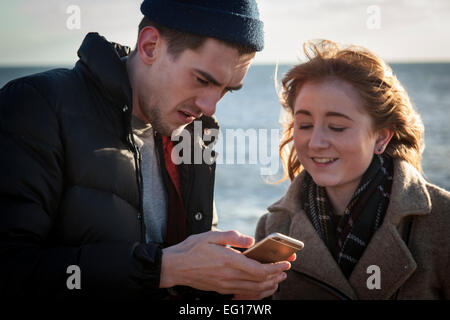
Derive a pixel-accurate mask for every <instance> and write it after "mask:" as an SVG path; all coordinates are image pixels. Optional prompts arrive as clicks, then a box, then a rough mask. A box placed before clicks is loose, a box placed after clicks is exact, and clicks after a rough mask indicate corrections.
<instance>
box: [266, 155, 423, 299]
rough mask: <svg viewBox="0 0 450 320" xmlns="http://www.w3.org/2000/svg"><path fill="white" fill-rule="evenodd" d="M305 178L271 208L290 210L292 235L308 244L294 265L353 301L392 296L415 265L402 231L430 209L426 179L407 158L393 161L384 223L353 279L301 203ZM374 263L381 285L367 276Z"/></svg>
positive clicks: (273, 209)
mask: <svg viewBox="0 0 450 320" xmlns="http://www.w3.org/2000/svg"><path fill="white" fill-rule="evenodd" d="M303 178H304V173H301V174H300V175H299V176H298V177H297V178H295V179H294V181H293V182H292V184H291V186H290V188H289V190H288V191H287V193H286V195H285V196H284V197H283V198H282V199H280V200H279V201H278V202H276V203H274V204H273V205H272V206H270V207H269V211H279V210H282V211H284V212H287V213H288V214H289V216H290V218H291V223H290V229H289V235H290V236H291V237H293V238H296V239H299V240H301V241H303V242H304V243H305V248H304V249H303V250H302V251H301V252H299V254H298V257H297V260H296V261H294V262H293V263H292V269H293V270H296V271H299V272H301V273H304V274H307V275H308V276H311V277H314V278H316V279H318V280H321V281H323V282H325V283H327V284H328V285H331V286H333V287H334V288H336V289H338V290H339V291H341V292H342V293H344V294H345V295H347V296H348V297H350V298H352V299H357V298H358V299H389V298H390V297H391V296H392V295H393V294H394V293H395V292H396V290H397V289H398V288H399V287H400V286H401V285H402V284H403V283H404V282H405V281H406V279H408V278H409V277H410V276H411V275H412V274H413V272H414V270H415V269H416V267H417V264H416V262H415V261H414V259H413V257H412V255H411V252H410V251H409V249H408V248H407V246H406V245H405V243H404V242H403V240H402V238H401V235H400V233H399V231H398V229H399V227H400V222H401V221H402V220H403V219H404V218H405V217H407V216H410V215H426V214H429V213H430V212H431V200H430V195H429V193H428V191H427V188H426V181H425V180H424V178H423V177H422V176H421V174H420V173H419V172H418V171H417V170H416V169H415V168H413V167H412V166H411V165H410V164H408V163H407V162H405V161H401V160H395V161H394V178H393V184H392V190H391V198H390V203H389V206H388V209H387V212H386V216H385V218H384V221H383V224H382V225H381V227H380V228H379V229H378V230H377V232H376V233H375V234H374V236H373V237H372V239H371V241H370V243H369V244H368V246H367V248H366V250H365V251H364V254H363V255H362V257H361V259H360V260H359V261H358V263H357V265H356V266H355V269H354V270H353V272H352V274H351V275H350V278H349V279H346V278H345V276H344V274H343V273H342V272H341V270H340V268H339V266H338V265H337V263H336V261H335V260H334V258H333V257H332V255H331V253H330V252H329V250H328V248H327V247H326V246H325V244H324V242H323V241H322V239H321V238H320V237H319V235H318V234H317V232H316V230H315V229H314V227H313V226H312V224H311V222H310V221H309V218H308V217H307V215H306V213H305V211H304V210H303V208H302V206H301V203H300V197H299V193H300V187H301V183H302V180H303ZM411 199H414V201H411ZM269 228H270V226H269ZM371 265H376V266H378V267H379V270H380V280H381V281H380V284H381V288H380V289H372V290H370V289H368V286H367V280H368V278H369V277H371V275H372V272H369V273H368V267H369V266H371Z"/></svg>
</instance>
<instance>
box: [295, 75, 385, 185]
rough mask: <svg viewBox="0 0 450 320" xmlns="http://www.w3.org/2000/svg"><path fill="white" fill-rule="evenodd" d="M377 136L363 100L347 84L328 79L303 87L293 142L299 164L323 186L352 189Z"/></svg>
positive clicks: (371, 153)
mask: <svg viewBox="0 0 450 320" xmlns="http://www.w3.org/2000/svg"><path fill="white" fill-rule="evenodd" d="M379 138H380V137H379V134H377V133H376V132H374V130H373V125H372V119H371V117H370V116H369V114H368V113H367V112H366V111H365V110H364V106H363V100H362V98H361V97H360V96H359V94H358V92H357V91H356V89H354V87H353V86H352V85H350V84H349V83H347V82H345V81H343V80H339V79H335V78H328V79H325V80H323V81H321V82H307V83H305V84H304V85H303V86H302V88H301V89H300V92H299V93H298V95H297V97H296V100H295V103H294V145H295V149H296V151H297V155H298V158H299V160H300V163H301V164H302V165H303V167H304V168H305V169H306V171H307V172H308V173H309V174H310V175H311V176H312V178H313V179H314V182H315V183H316V184H318V185H319V186H324V187H328V188H335V187H343V186H347V187H349V188H351V189H353V190H354V189H355V188H356V187H357V185H358V183H359V181H360V180H361V176H362V175H363V173H364V172H365V171H366V169H367V168H368V167H369V165H370V162H371V161H372V157H373V155H374V151H375V150H376V147H379V145H380V143H379V141H381V140H380V139H379ZM377 143H378V145H377Z"/></svg>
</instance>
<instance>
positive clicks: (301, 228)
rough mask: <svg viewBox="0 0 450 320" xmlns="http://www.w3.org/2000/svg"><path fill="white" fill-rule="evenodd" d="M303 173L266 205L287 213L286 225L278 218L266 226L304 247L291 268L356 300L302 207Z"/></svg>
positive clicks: (271, 208)
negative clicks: (277, 197) (288, 219)
mask: <svg viewBox="0 0 450 320" xmlns="http://www.w3.org/2000/svg"><path fill="white" fill-rule="evenodd" d="M303 176H304V173H301V174H300V175H299V176H298V177H297V178H296V179H295V180H294V181H293V182H292V184H291V186H290V187H289V190H288V191H287V193H286V195H285V196H284V197H283V198H282V199H281V200H280V201H278V202H276V203H275V204H273V205H272V206H270V207H269V208H268V209H269V211H278V210H282V211H285V212H288V213H289V215H290V217H291V221H290V226H288V225H285V224H283V223H282V224H280V222H281V221H272V223H271V224H270V225H268V226H267V228H268V229H269V230H278V231H279V232H286V233H288V235H289V236H290V237H292V238H295V239H298V240H300V241H302V242H303V243H304V244H305V247H304V248H303V249H302V250H301V251H300V252H298V253H297V259H296V260H295V261H294V262H293V263H292V270H295V271H297V272H300V273H304V274H306V275H308V276H310V277H313V278H315V279H317V280H320V281H322V282H325V283H326V284H328V285H330V286H332V287H334V288H336V289H338V290H339V291H341V292H342V293H344V294H345V295H346V296H348V297H349V298H351V299H356V298H357V296H356V294H355V292H354V290H353V288H352V287H351V286H350V284H349V282H348V280H347V279H346V278H345V276H344V274H343V273H342V271H341V269H340V268H339V266H338V264H337V263H336V261H335V260H334V258H333V256H332V255H331V253H330V251H329V250H328V248H327V247H326V246H325V243H324V242H323V241H322V239H321V238H320V237H319V235H318V233H317V232H316V230H315V229H314V227H313V225H312V224H311V222H310V221H309V218H308V216H307V215H306V212H305V211H304V210H303V208H302V205H301V203H300V201H299V199H300V197H299V194H300V188H301V182H302V180H303Z"/></svg>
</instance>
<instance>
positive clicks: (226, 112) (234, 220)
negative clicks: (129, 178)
mask: <svg viewBox="0 0 450 320" xmlns="http://www.w3.org/2000/svg"><path fill="white" fill-rule="evenodd" d="M291 67H292V66H291V65H279V66H275V65H253V66H251V68H250V70H249V71H248V73H247V76H246V78H245V81H244V87H243V89H241V90H239V91H236V92H232V93H230V94H227V95H226V96H225V97H224V98H223V99H222V100H221V101H220V102H219V104H218V106H217V111H216V117H217V119H218V121H219V123H220V134H219V140H218V141H219V142H218V143H217V145H216V147H217V149H218V150H217V152H218V154H219V157H218V161H217V168H216V180H215V181H216V183H215V205H216V209H217V212H218V215H219V224H218V228H219V229H221V230H232V229H233V230H237V231H239V232H241V233H244V234H247V235H250V236H253V235H254V231H255V228H256V224H257V221H258V219H259V217H260V216H261V215H263V214H264V213H265V212H267V207H268V206H270V205H271V204H272V203H274V202H275V201H277V200H278V199H280V198H281V197H282V196H283V194H284V193H285V192H286V190H287V188H288V186H289V181H288V180H286V181H284V182H281V183H277V180H280V179H281V178H282V176H283V168H282V165H281V162H280V160H279V156H278V138H279V135H280V134H281V126H280V122H279V120H280V116H281V115H282V112H281V107H280V103H279V99H278V92H279V80H280V79H281V78H282V76H283V75H284V74H285V73H286V71H287V70H289V68H291ZM391 67H392V69H393V71H394V73H395V74H396V76H397V78H398V79H399V80H400V81H401V82H402V84H403V86H404V87H405V88H406V90H407V91H408V93H409V95H410V98H411V100H412V102H413V104H414V105H415V107H416V109H417V110H418V112H419V113H420V115H421V117H422V120H423V123H424V126H425V150H424V153H423V162H422V166H423V171H424V175H425V177H426V178H427V179H428V180H429V181H430V182H432V183H434V184H436V185H438V186H440V187H442V188H444V189H446V190H450V161H449V159H450V142H449V139H450V63H396V64H391ZM48 69H51V67H0V87H3V85H4V84H6V83H7V82H8V81H10V80H12V79H15V78H18V77H21V76H25V75H29V74H32V73H36V72H41V71H44V70H48ZM255 143H256V144H255ZM256 146H257V147H256Z"/></svg>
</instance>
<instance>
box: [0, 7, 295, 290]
mask: <svg viewBox="0 0 450 320" xmlns="http://www.w3.org/2000/svg"><path fill="white" fill-rule="evenodd" d="M141 11H142V12H143V14H144V16H145V18H144V20H143V21H142V23H141V25H140V32H139V37H138V41H137V45H136V49H135V50H134V52H132V53H131V54H129V49H128V48H126V47H123V46H120V45H118V44H113V43H109V42H108V41H106V39H104V38H103V37H101V36H99V35H98V34H95V33H91V34H88V35H87V36H86V38H85V39H84V41H83V43H82V45H81V47H80V49H79V51H78V55H79V57H80V60H79V61H78V62H77V64H76V65H75V67H74V69H72V70H66V69H57V70H51V71H48V72H44V73H41V74H35V75H31V76H28V77H25V78H22V79H17V80H14V81H12V82H10V83H8V84H7V85H6V86H5V87H4V88H3V89H2V90H1V91H0V146H1V150H2V154H1V156H0V157H1V158H0V159H1V166H0V176H1V177H2V178H1V181H0V208H1V214H0V217H1V218H0V219H1V220H0V261H1V267H0V268H1V270H0V290H1V291H2V293H3V294H7V295H8V296H21V295H36V296H46V295H50V296H55V297H59V298H71V297H114V298H124V297H126V298H136V297H137V298H139V297H145V298H148V297H153V298H168V297H170V296H172V295H182V296H183V295H186V294H189V297H190V298H192V297H194V296H195V295H199V296H201V293H200V292H199V291H195V292H194V291H193V290H189V289H186V287H190V288H195V289H199V290H202V291H204V292H210V291H215V292H218V293H220V294H234V295H235V297H236V298H262V297H265V296H268V295H271V294H272V293H273V292H274V291H275V290H276V288H277V285H278V283H279V282H280V281H282V280H283V279H284V278H285V273H284V272H283V271H285V270H287V269H288V268H289V267H290V264H289V262H287V261H284V262H281V263H278V264H266V265H264V264H260V263H258V262H256V261H253V260H250V259H247V258H246V257H245V256H243V255H242V254H240V253H239V252H238V251H237V250H235V249H232V248H231V247H230V246H235V247H244V248H245V247H249V246H251V245H252V244H253V239H252V238H250V237H247V236H244V235H241V234H239V233H238V232H235V231H230V232H220V231H208V230H211V227H212V224H213V211H214V210H213V202H212V199H213V183H214V170H215V166H214V165H208V164H206V163H202V164H199V165H197V164H195V165H192V164H189V163H184V164H181V165H179V166H175V165H174V163H173V162H172V160H171V156H170V155H171V150H172V148H173V147H174V145H173V143H172V141H171V140H170V138H169V137H170V135H171V134H172V132H173V131H174V130H175V129H177V130H179V129H182V128H183V127H186V126H187V127H186V128H185V129H186V130H191V129H192V128H191V127H192V125H189V124H190V123H192V122H193V120H195V119H200V120H201V121H202V124H203V128H217V123H216V122H215V120H214V119H213V118H211V116H212V115H213V114H214V112H215V108H216V103H217V102H218V101H219V100H220V99H221V98H222V97H223V95H224V94H225V93H227V92H228V91H231V90H237V89H239V88H241V87H242V81H243V78H244V76H245V73H246V72H247V69H248V67H249V65H250V62H251V60H252V58H253V57H254V53H255V51H258V50H261V49H262V46H263V31H262V23H261V22H260V21H259V20H258V12H257V8H256V3H255V1H254V0H245V1H238V0H234V1H220V0H214V1H212V0H209V1H207V0H204V1H200V0H189V1H186V0H185V1H181V0H178V1H175V0H171V1H167V0H145V1H144V2H143V3H142V5H141ZM188 125H189V126H188ZM200 138H201V137H200ZM192 139H193V141H197V139H196V138H195V137H192ZM203 296H204V297H208V296H211V295H206V294H203Z"/></svg>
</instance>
